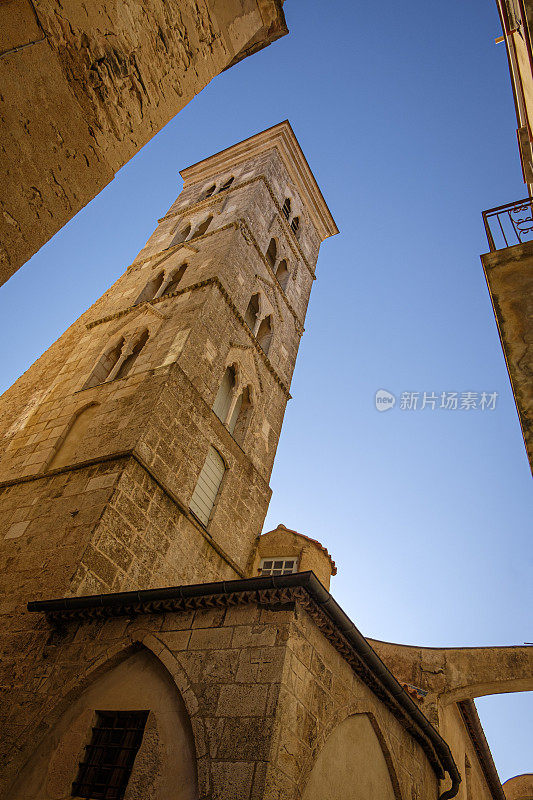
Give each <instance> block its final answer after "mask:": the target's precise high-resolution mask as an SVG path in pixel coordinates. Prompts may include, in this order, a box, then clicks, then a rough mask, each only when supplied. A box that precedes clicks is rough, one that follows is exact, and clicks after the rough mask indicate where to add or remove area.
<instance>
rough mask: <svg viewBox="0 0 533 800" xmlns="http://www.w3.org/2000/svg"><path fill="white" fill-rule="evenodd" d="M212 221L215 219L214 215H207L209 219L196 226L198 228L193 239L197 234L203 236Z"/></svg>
mask: <svg viewBox="0 0 533 800" xmlns="http://www.w3.org/2000/svg"><path fill="white" fill-rule="evenodd" d="M212 221H213V217H212V216H210V217H207V219H204V221H203V222H202V223H200V225H198V227H197V228H196V230H195V232H194V234H193V235H192V237H191V238H192V239H196V237H197V236H203V235H204V233H205V232H206V231H207V229H208V228H209V226H210V225H211V222H212Z"/></svg>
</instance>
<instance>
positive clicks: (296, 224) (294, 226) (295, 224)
mask: <svg viewBox="0 0 533 800" xmlns="http://www.w3.org/2000/svg"><path fill="white" fill-rule="evenodd" d="M299 227H300V218H299V217H293V220H292V222H291V228H292V230H293V233H297V232H298V228H299Z"/></svg>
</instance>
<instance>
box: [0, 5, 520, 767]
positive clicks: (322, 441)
mask: <svg viewBox="0 0 533 800" xmlns="http://www.w3.org/2000/svg"><path fill="white" fill-rule="evenodd" d="M285 12H286V16H287V21H288V24H289V28H290V34H289V36H287V37H285V38H283V39H281V40H280V41H279V42H277V43H276V44H274V45H273V46H271V47H269V48H267V49H266V50H264V51H262V52H261V53H258V54H256V55H255V56H253V57H252V58H248V59H246V60H245V61H244V62H242V63H241V64H239V65H237V66H236V67H234V68H232V69H231V70H229V71H228V72H226V73H224V74H222V75H220V76H219V77H218V78H216V79H215V80H214V81H213V82H212V83H211V84H210V85H209V86H208V87H207V88H206V89H205V90H204V91H203V92H202V93H201V94H200V95H199V96H198V97H197V98H195V100H194V101H193V102H191V103H190V104H189V105H188V106H187V107H186V108H185V109H184V110H183V111H182V112H181V113H180V114H179V115H178V117H177V118H176V119H175V120H173V121H172V122H171V123H169V125H167V127H166V128H165V129H164V130H163V131H162V132H161V133H160V134H159V135H158V136H156V137H155V138H154V139H153V140H152V141H151V142H150V143H149V144H148V145H147V146H146V147H145V148H144V149H143V150H142V151H141V152H140V153H139V154H138V155H137V156H136V157H135V158H134V159H133V160H132V161H131V162H130V163H129V164H128V165H126V167H124V168H123V169H122V170H121V172H120V173H119V174H118V175H117V177H116V179H115V180H114V181H113V182H112V183H111V184H110V185H109V186H108V187H107V188H106V189H105V190H104V191H103V192H102V193H101V194H100V195H99V196H98V197H97V198H96V199H95V200H94V201H93V202H92V203H91V204H90V205H89V206H87V207H86V208H85V209H84V210H83V211H82V212H80V213H79V214H78V215H77V217H76V218H75V219H74V220H72V221H71V223H69V224H68V225H67V226H66V227H65V228H64V229H63V230H62V231H61V232H60V233H59V234H57V236H56V237H55V238H54V239H53V240H52V241H51V242H49V243H48V244H47V245H46V246H45V247H43V248H42V250H41V251H40V252H39V253H38V254H37V255H36V256H35V257H34V258H33V259H32V260H31V261H30V262H28V264H26V265H25V267H24V268H23V269H21V270H20V271H19V272H18V273H17V275H16V276H14V277H13V278H12V279H11V280H10V281H9V282H8V283H7V284H6V285H5V286H4V287H3V288H2V289H1V291H0V326H1V328H2V329H3V336H2V337H1V338H0V341H1V342H2V345H1V347H2V349H3V350H2V353H1V361H0V363H1V375H0V380H1V384H2V385H1V388H2V389H5V388H7V387H8V386H9V385H10V384H11V383H12V382H13V381H14V380H15V379H16V377H18V375H20V374H21V373H22V372H23V371H24V370H25V369H27V367H28V366H29V365H30V364H31V363H32V362H33V360H34V359H35V358H37V357H38V356H39V355H40V354H41V353H42V352H43V351H44V350H45V349H46V348H47V347H48V346H49V345H50V344H51V343H52V342H53V341H54V340H55V339H56V338H57V337H58V336H59V334H60V333H61V332H62V331H63V330H64V329H65V328H66V327H67V326H68V325H69V324H70V323H71V322H72V321H73V320H74V319H75V318H76V317H78V316H79V314H81V313H82V311H84V310H85V309H86V308H87V307H88V306H89V305H90V304H91V303H92V302H93V301H94V300H95V299H96V298H97V297H99V296H100V295H101V294H102V293H103V292H104V291H105V290H106V289H107V288H108V287H109V285H110V284H111V283H112V282H113V281H114V280H115V279H116V278H117V277H118V276H119V275H120V274H121V273H122V272H123V270H124V269H125V267H126V266H127V265H128V264H129V263H131V261H132V260H133V258H134V257H135V255H136V253H137V252H138V251H139V250H140V248H141V247H142V245H143V244H144V242H145V241H146V239H147V238H148V236H149V235H150V233H151V232H152V230H153V229H154V227H155V225H156V220H157V218H158V217H160V216H162V215H163V214H164V213H165V211H166V210H167V208H168V207H169V206H170V205H171V203H172V202H173V200H174V199H175V197H176V196H177V194H178V193H179V191H180V189H181V181H180V178H179V175H178V170H179V169H181V168H182V167H185V166H187V165H189V164H192V163H194V162H196V161H198V160H200V159H202V158H204V157H206V156H208V155H210V154H212V153H214V152H216V151H218V150H221V149H222V148H224V147H228V146H230V145H231V144H233V143H235V142H237V141H240V140H241V139H244V138H246V137H247V136H250V135H252V134H254V133H256V132H258V131H260V130H262V129H264V128H267V127H269V126H270V125H273V124H275V123H277V122H279V121H280V120H282V119H286V118H288V119H289V120H290V121H291V123H292V125H293V128H294V131H295V133H296V135H297V137H298V139H299V141H300V144H301V145H302V148H303V150H304V152H305V154H306V156H307V158H308V161H309V163H310V165H311V168H312V169H313V171H314V173H315V175H316V177H317V180H318V182H319V184H320V186H321V188H322V190H323V192H324V195H325V197H326V200H327V201H328V203H329V206H330V208H331V211H332V213H333V215H334V217H335V219H336V222H337V224H338V227H339V229H340V231H341V233H340V235H339V236H337V237H335V238H333V239H331V240H329V241H327V242H326V243H325V244H324V245H323V248H322V253H321V255H320V259H319V265H318V273H317V274H318V278H319V279H318V280H317V282H316V283H315V286H314V289H313V294H312V299H311V303H310V307H309V313H308V317H307V322H306V334H305V336H304V337H303V340H302V345H301V349H300V355H299V360H298V365H297V368H296V372H295V376H294V380H293V385H292V390H291V391H292V394H293V397H294V399H293V400H292V401H291V402H290V404H289V407H288V410H287V414H286V417H285V425H284V431H283V434H282V439H281V442H280V446H279V450H278V456H277V461H276V465H275V468H274V473H273V476H272V488H273V492H274V494H273V499H272V503H271V507H270V511H269V515H268V518H267V529H268V527H274V526H275V525H276V524H277V523H278V522H283V523H284V524H286V525H287V526H288V527H291V528H295V529H297V530H300V531H302V532H303V533H306V534H308V535H310V536H312V537H313V538H317V539H319V540H320V541H322V542H323V543H324V544H326V545H327V547H328V548H329V550H330V551H331V553H332V554H333V557H334V558H335V560H336V561H337V564H338V566H339V574H338V576H337V577H336V578H335V579H334V580H333V583H332V591H333V593H334V595H335V597H336V599H337V600H338V601H339V602H340V603H341V605H342V606H343V607H344V609H345V610H346V612H347V613H348V614H349V615H350V616H351V617H352V619H353V621H354V622H355V623H356V624H357V625H358V627H359V628H360V629H361V630H362V632H363V633H365V634H367V635H368V636H372V637H375V638H379V639H388V640H392V641H397V642H404V643H410V644H420V645H427V646H446V645H458V646H467V645H491V644H522V643H523V642H524V641H532V640H533V632H532V630H531V624H530V623H531V613H530V611H531V607H532V599H533V598H532V591H531V586H532V581H531V567H532V548H531V511H532V494H531V475H530V472H529V466H528V463H527V459H526V454H525V450H524V446H523V442H522V437H521V433H520V427H519V424H518V419H517V415H516V410H515V407H514V402H513V397H512V394H511V390H510V386H509V381H508V377H507V373H506V369H505V363H504V359H503V355H502V352H501V348H500V344H499V339H498V334H497V330H496V326H495V322H494V318H493V314H492V309H491V305H490V300H489V296H488V293H487V289H486V285H485V282H484V277H483V272H482V268H481V264H480V261H479V254H480V253H482V252H485V251H486V250H487V249H488V248H487V244H486V240H485V237H484V231H483V226H482V221H481V211H482V210H483V209H485V208H490V207H492V206H496V205H500V204H503V203H506V202H509V201H511V200H515V199H518V198H521V197H524V196H525V195H526V194H527V191H526V189H525V187H524V185H523V184H522V179H521V172H520V166H519V161H518V155H517V151H516V137H515V127H516V125H515V119H514V108H513V100H512V94H511V91H510V84H509V76H508V71H507V63H506V55H505V49H504V46H503V45H496V44H495V43H494V39H495V38H496V37H497V36H499V35H500V34H501V31H500V28H499V22H498V17H497V13H496V7H495V3H494V2H493V0H470V1H469V2H468V3H465V2H464V0H450V2H447V3H442V2H441V1H440V0H439V2H437V1H436V0H429V2H428V0H424V2H422V0H411V2H410V3H398V2H397V0H381V2H380V4H379V11H377V10H376V6H375V4H374V5H373V4H369V3H359V2H358V3H352V2H348V0H346V1H345V2H338V3H336V4H335V5H330V6H327V7H326V6H325V5H324V3H323V2H321V3H319V2H318V0H308V2H306V3H303V2H297V0H290V2H287V3H286V4H285ZM21 308H24V309H25V310H26V309H31V313H30V314H29V315H28V316H25V317H24V321H23V324H21V322H20V309H21ZM13 331H16V334H15V335H14V334H13ZM378 389H386V390H388V391H390V392H392V393H394V394H395V395H397V396H399V395H400V393H401V392H419V393H420V394H421V395H422V393H423V392H424V391H425V392H435V393H437V394H440V393H441V392H452V391H457V392H466V391H471V392H478V393H480V392H482V391H486V392H497V393H498V399H497V403H496V408H495V409H494V410H485V411H481V410H479V409H477V410H470V411H465V410H459V409H458V410H455V411H454V410H439V409H435V410H431V409H430V408H426V409H424V410H421V409H417V410H416V411H408V410H402V409H400V407H399V404H397V405H396V406H395V408H393V409H392V410H390V411H388V412H387V413H378V412H377V411H376V409H375V405H374V395H375V392H376V390H378ZM528 612H529V613H528ZM478 709H479V711H480V715H481V718H482V721H483V723H484V725H485V729H486V732H487V737H488V740H489V743H490V744H491V747H492V750H493V754H494V757H495V761H496V765H497V767H498V769H499V772H500V777H501V778H502V780H506V779H507V778H509V777H511V776H512V775H514V774H517V773H520V772H527V771H531V769H532V768H533V764H532V763H531V746H530V742H531V740H532V738H533V723H532V721H531V720H532V718H533V697H532V695H531V694H530V693H528V694H522V695H515V696H512V695H511V696H509V695H502V696H496V697H491V698H485V699H482V700H480V701H479V702H478ZM518 715H520V716H518Z"/></svg>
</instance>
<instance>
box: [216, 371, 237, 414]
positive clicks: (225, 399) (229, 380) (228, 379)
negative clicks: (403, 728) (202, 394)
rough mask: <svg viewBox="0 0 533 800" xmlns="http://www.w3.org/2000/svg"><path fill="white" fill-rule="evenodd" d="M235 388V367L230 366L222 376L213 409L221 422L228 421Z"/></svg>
mask: <svg viewBox="0 0 533 800" xmlns="http://www.w3.org/2000/svg"><path fill="white" fill-rule="evenodd" d="M234 389H235V370H234V368H233V367H228V368H227V369H226V371H225V373H224V377H223V378H222V383H221V384H220V388H219V390H218V393H217V396H216V397H215V402H214V403H213V411H214V412H215V414H216V415H217V417H218V418H219V420H220V421H221V422H226V417H227V416H228V411H229V410H230V406H231V401H232V399H233V391H234Z"/></svg>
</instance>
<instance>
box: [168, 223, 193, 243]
mask: <svg viewBox="0 0 533 800" xmlns="http://www.w3.org/2000/svg"><path fill="white" fill-rule="evenodd" d="M190 232H191V225H190V223H187V225H186V226H185V227H184V228H182V229H181V231H178V232H177V233H176V235H175V236H174V238H173V239H172V241H171V243H170V247H174V245H176V244H180V243H181V242H184V241H185V239H187V237H188V236H189V234H190Z"/></svg>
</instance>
